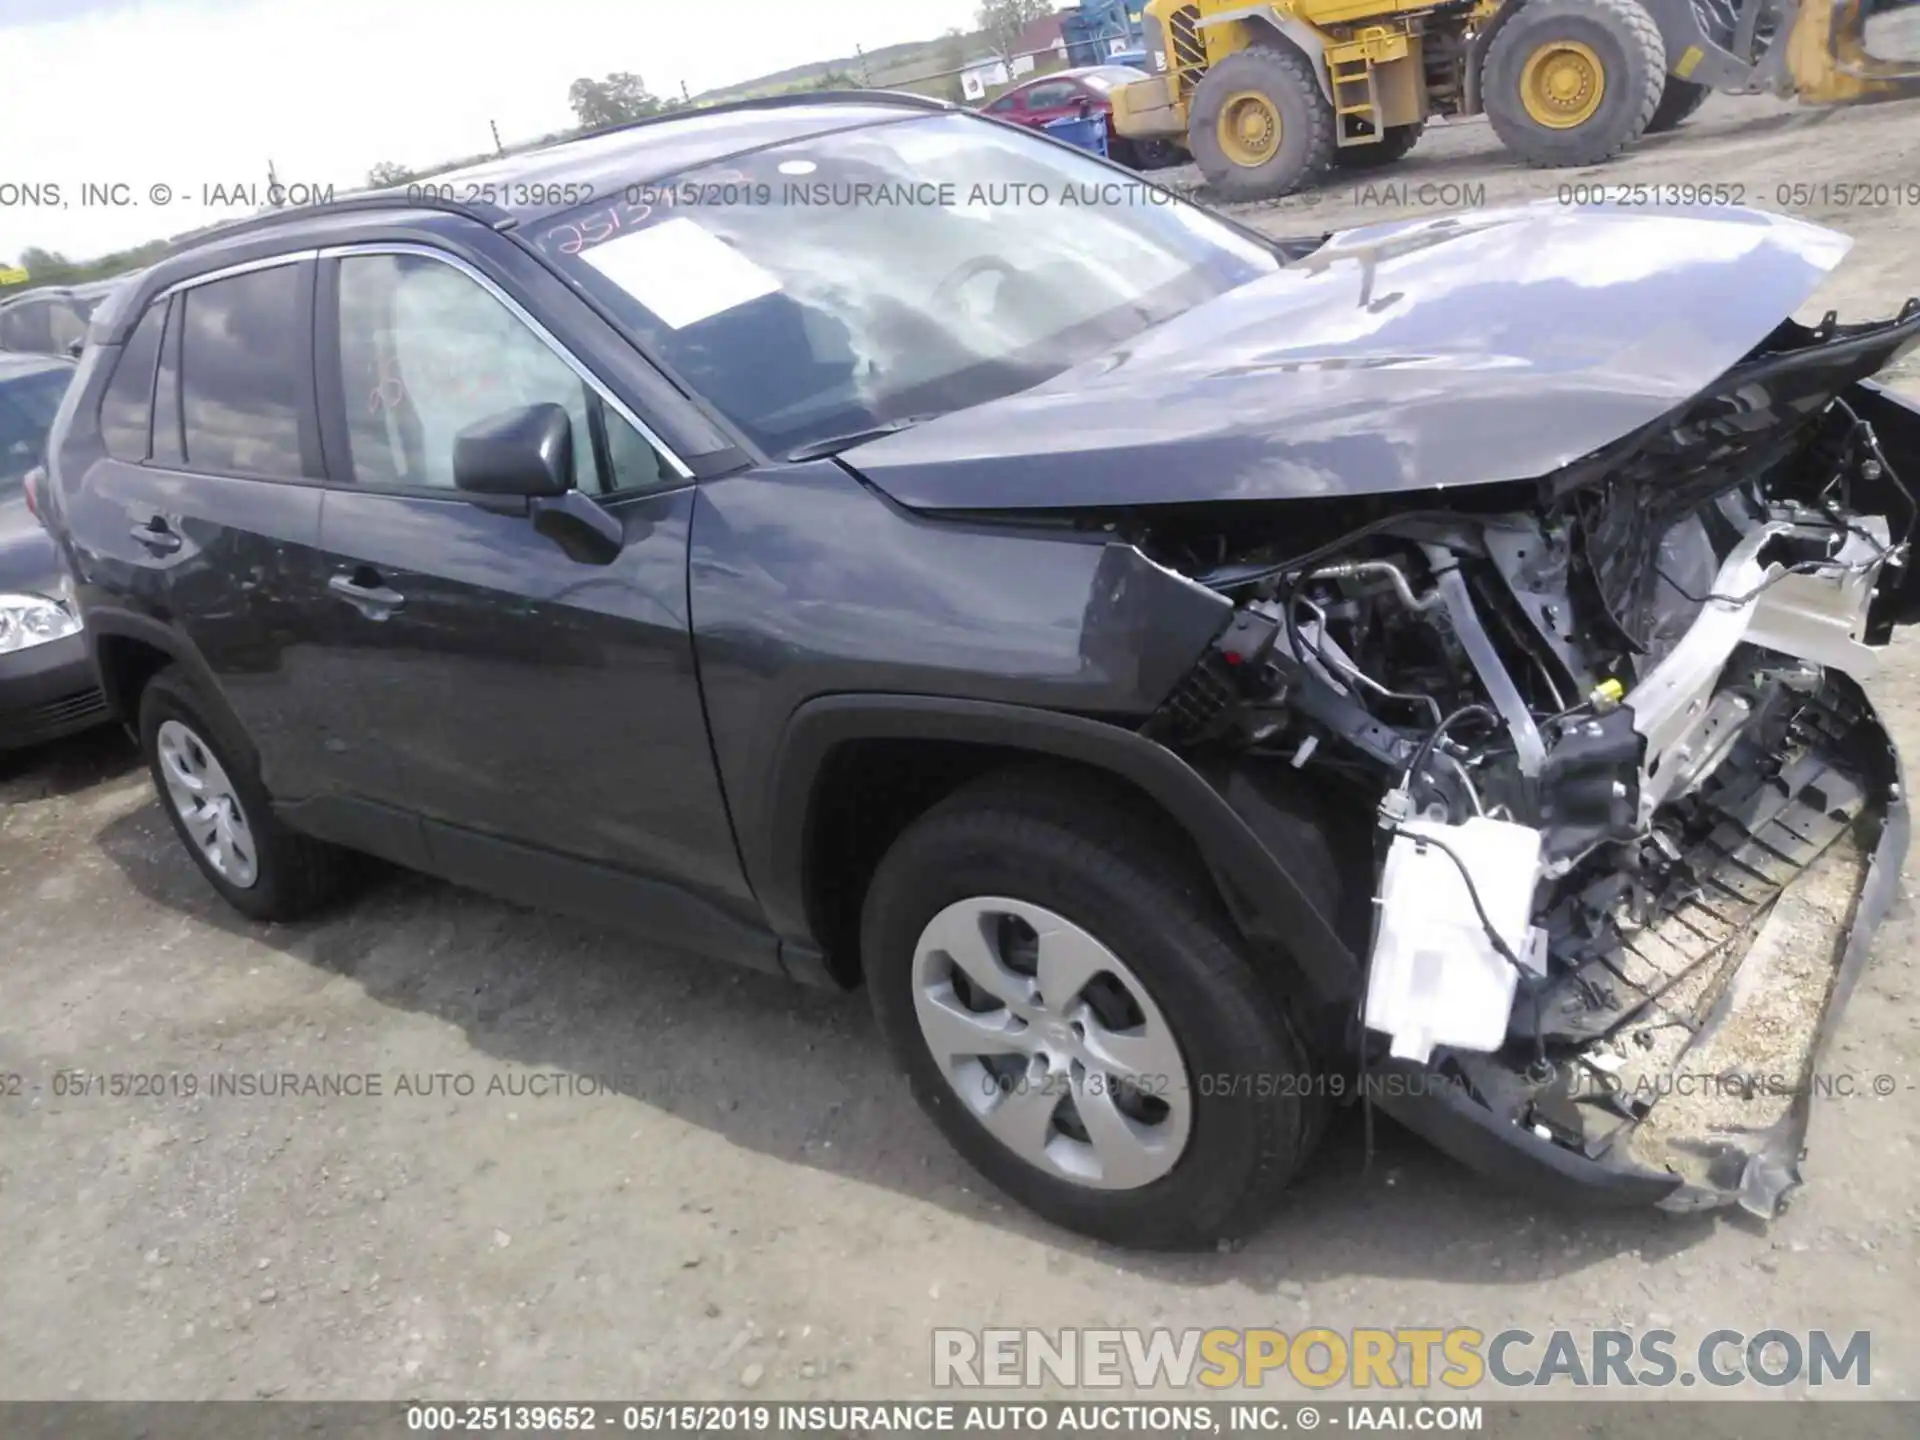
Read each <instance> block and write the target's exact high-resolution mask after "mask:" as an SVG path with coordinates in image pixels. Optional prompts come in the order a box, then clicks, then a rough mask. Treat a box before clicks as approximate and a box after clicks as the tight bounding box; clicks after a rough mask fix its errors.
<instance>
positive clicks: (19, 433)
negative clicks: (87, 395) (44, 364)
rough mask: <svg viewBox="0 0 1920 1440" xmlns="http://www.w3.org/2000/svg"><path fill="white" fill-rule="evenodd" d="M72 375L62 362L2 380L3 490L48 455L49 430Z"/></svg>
mask: <svg viewBox="0 0 1920 1440" xmlns="http://www.w3.org/2000/svg"><path fill="white" fill-rule="evenodd" d="M72 375H73V372H72V371H70V370H68V369H67V368H66V367H65V366H64V365H62V366H50V367H49V368H47V369H45V370H36V371H33V372H32V373H30V374H26V375H16V376H14V377H13V378H11V379H7V380H0V492H3V491H6V490H11V489H13V488H15V487H16V486H18V485H19V484H20V482H21V480H22V479H23V478H24V477H25V476H26V473H27V472H28V471H29V470H31V469H32V468H33V467H34V466H36V465H38V464H39V463H40V462H41V461H42V460H43V459H44V458H45V457H46V450H47V432H48V431H49V430H51V429H52V428H53V417H54V415H55V414H56V413H58V411H59V409H60V400H61V397H62V396H64V395H65V394H66V393H67V381H68V380H70V379H71V378H72Z"/></svg>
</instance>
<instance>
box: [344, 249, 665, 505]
mask: <svg viewBox="0 0 1920 1440" xmlns="http://www.w3.org/2000/svg"><path fill="white" fill-rule="evenodd" d="M340 380H341V389H342V392H343V395H344V400H345V405H346V429H347V445H348V449H349V451H350V452H351V455H352V459H353V474H354V479H355V481H356V483H358V484H361V485H370V486H377V487H393V486H401V487H410V486H437V487H448V488H450V487H451V486H452V485H453V478H454V477H453V454H454V442H455V440H456V438H457V437H458V436H459V434H460V432H461V431H462V430H464V429H466V428H468V427H469V426H471V425H475V424H478V423H479V422H481V421H484V420H490V419H493V418H494V417H496V416H499V415H503V414H505V413H507V412H509V411H513V410H519V409H523V408H525V407H526V406H529V405H543V404H554V405H560V406H562V407H563V408H565V410H566V412H567V414H568V416H569V417H570V418H571V419H572V421H573V468H574V483H575V484H576V485H577V486H578V487H579V488H580V489H581V490H584V491H586V492H587V493H588V494H602V493H606V492H608V491H614V490H636V489H648V488H652V487H654V486H657V485H659V484H661V483H662V482H663V481H665V480H667V479H670V478H671V474H670V472H669V471H668V469H667V467H666V466H665V465H664V464H663V463H662V461H661V459H660V457H659V455H658V454H656V453H655V451H654V450H653V448H652V446H650V445H649V444H648V443H647V441H646V439H645V438H644V437H643V436H642V435H641V434H640V433H639V432H638V431H636V430H635V429H634V428H633V427H632V426H631V425H629V424H628V423H627V421H626V420H625V419H623V418H622V417H621V416H620V415H619V413H618V412H616V411H614V410H612V409H610V408H608V407H607V406H606V405H605V404H604V403H603V402H602V401H601V399H600V396H599V395H598V393H597V392H595V391H594V389H593V388H592V387H591V386H590V385H588V384H587V383H586V382H585V381H584V380H582V379H581V378H580V376H579V375H578V374H577V373H575V371H574V370H573V368H572V367H571V366H569V365H568V364H567V363H566V361H564V360H562V359H561V358H560V356H559V355H558V354H556V353H555V352H554V351H553V349H552V348H551V347H550V346H548V345H547V343H546V342H545V341H544V340H542V339H541V338H540V337H539V336H538V335H536V334H535V333H534V332H533V331H532V330H530V329H528V328H527V326H526V325H525V324H524V323H523V322H522V321H521V320H520V318H519V316H517V315H515V314H514V313H513V312H512V311H511V310H509V309H508V308H507V307H506V306H505V305H503V304H501V303H500V301H499V300H497V299H496V298H495V297H494V296H493V295H492V294H490V293H489V292H488V291H487V290H486V289H485V288H484V287H483V286H481V285H479V284H478V283H476V282H475V281H474V280H473V279H472V278H471V277H469V276H467V275H464V274H462V273H461V272H460V271H458V270H456V269H454V268H453V267H452V266H450V265H446V264H443V263H441V262H440V261H437V260H433V259H429V258H427V257H425V256H419V255H360V256H349V257H348V258H346V259H343V260H342V261H341V262H340Z"/></svg>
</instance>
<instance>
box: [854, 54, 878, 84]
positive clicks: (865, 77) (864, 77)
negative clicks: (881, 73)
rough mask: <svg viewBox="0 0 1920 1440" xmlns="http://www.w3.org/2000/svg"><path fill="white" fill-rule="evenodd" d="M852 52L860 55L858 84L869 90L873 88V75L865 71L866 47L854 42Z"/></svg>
mask: <svg viewBox="0 0 1920 1440" xmlns="http://www.w3.org/2000/svg"><path fill="white" fill-rule="evenodd" d="M853 53H854V54H855V55H857V56H859V57H860V86H861V88H862V89H863V90H871V89H872V88H873V77H872V76H871V75H870V74H868V73H867V51H866V47H865V46H863V45H859V44H855V45H854V47H853Z"/></svg>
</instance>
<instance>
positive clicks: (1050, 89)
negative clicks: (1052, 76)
mask: <svg viewBox="0 0 1920 1440" xmlns="http://www.w3.org/2000/svg"><path fill="white" fill-rule="evenodd" d="M1080 98H1081V94H1080V87H1079V86H1077V85H1074V84H1071V83H1070V82H1068V81H1065V80H1055V81H1053V82H1051V83H1050V84H1046V85H1036V86H1034V87H1033V89H1031V90H1029V91H1028V92H1027V108H1028V109H1029V110H1052V109H1054V108H1056V107H1058V106H1061V105H1071V104H1073V102H1074V101H1076V100H1078V99H1080Z"/></svg>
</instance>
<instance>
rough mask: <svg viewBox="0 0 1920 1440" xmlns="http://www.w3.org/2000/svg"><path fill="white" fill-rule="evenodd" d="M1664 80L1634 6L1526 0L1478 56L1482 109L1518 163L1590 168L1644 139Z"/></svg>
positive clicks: (1650, 27) (1654, 37)
mask: <svg viewBox="0 0 1920 1440" xmlns="http://www.w3.org/2000/svg"><path fill="white" fill-rule="evenodd" d="M1666 76H1667V55H1666V47H1665V45H1664V44H1663V43H1662V41H1661V39H1660V27H1659V26H1657V25H1656V24H1654V21H1653V17H1652V16H1651V15H1649V14H1648V13H1647V12H1646V10H1645V9H1644V8H1643V7H1642V6H1641V5H1640V4H1639V3H1638V0H1526V3H1524V4H1523V5H1521V7H1520V8H1519V9H1518V10H1516V11H1514V13H1513V15H1512V17H1511V18H1510V19H1509V20H1508V21H1507V22H1506V24H1504V25H1502V26H1501V27H1500V30H1499V33H1498V34H1496V35H1495V36H1494V37H1493V43H1492V45H1490V46H1489V47H1488V49H1487V61H1486V68H1485V70H1484V71H1483V73H1482V83H1481V92H1482V103H1483V104H1484V106H1485V107H1486V112H1487V119H1488V121H1490V122H1491V123H1492V125H1493V129H1494V133H1495V134H1497V135H1498V136H1499V137H1500V141H1501V143H1502V144H1504V145H1505V146H1506V147H1507V148H1508V149H1509V150H1511V151H1513V153H1514V154H1516V155H1518V156H1520V157H1521V158H1522V159H1523V160H1526V161H1527V162H1528V163H1530V164H1534V165H1596V164H1598V163H1599V162H1600V161H1602V160H1606V159H1610V158H1611V157H1612V156H1614V155H1617V154H1619V153H1620V152H1621V151H1622V150H1624V149H1625V148H1626V147H1627V146H1629V145H1631V144H1632V143H1633V142H1634V141H1635V140H1638V139H1639V138H1640V137H1641V135H1643V134H1644V133H1646V129H1647V125H1648V122H1649V121H1651V120H1652V119H1653V114H1654V111H1655V109H1656V108H1657V107H1658V106H1659V104H1660V96H1661V93H1662V90H1663V89H1664V86H1665V84H1666Z"/></svg>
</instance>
